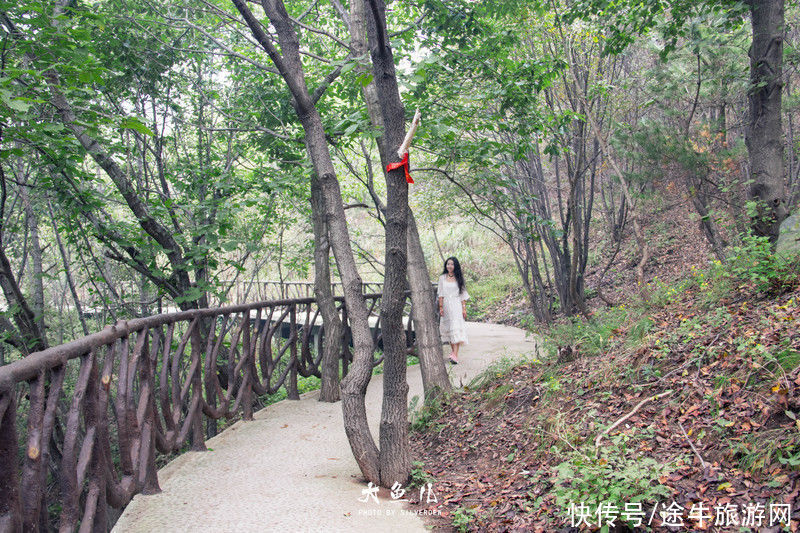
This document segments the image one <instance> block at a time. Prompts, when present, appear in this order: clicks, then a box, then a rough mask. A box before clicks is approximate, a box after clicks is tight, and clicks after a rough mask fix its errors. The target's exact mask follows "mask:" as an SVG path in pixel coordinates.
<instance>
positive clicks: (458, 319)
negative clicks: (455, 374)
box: [437, 257, 469, 365]
mask: <svg viewBox="0 0 800 533" xmlns="http://www.w3.org/2000/svg"><path fill="white" fill-rule="evenodd" d="M437 296H438V297H439V316H440V317H441V318H440V319H439V333H440V334H441V336H442V342H448V343H450V348H451V350H452V351H451V352H450V362H451V363H453V364H454V365H457V364H458V349H459V348H460V347H461V345H462V344H467V328H466V325H467V324H466V322H465V321H466V320H467V300H469V294H467V289H466V288H465V287H464V275H463V274H461V265H459V264H458V259H456V258H455V257H448V258H447V260H446V261H445V262H444V270H443V271H442V275H441V276H439V290H438V294H437Z"/></svg>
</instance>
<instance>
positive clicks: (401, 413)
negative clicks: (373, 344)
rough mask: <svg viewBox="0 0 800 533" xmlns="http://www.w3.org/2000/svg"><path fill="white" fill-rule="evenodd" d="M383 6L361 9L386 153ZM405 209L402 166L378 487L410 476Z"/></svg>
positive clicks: (392, 188) (389, 184)
mask: <svg viewBox="0 0 800 533" xmlns="http://www.w3.org/2000/svg"><path fill="white" fill-rule="evenodd" d="M385 9H386V7H385V5H384V3H383V1H382V0H368V9H366V10H365V11H366V12H367V17H366V19H367V35H368V37H369V46H370V55H371V56H372V71H373V75H374V81H375V89H376V92H377V95H378V100H379V102H380V109H381V116H382V117H383V125H384V144H385V146H386V148H387V152H388V153H392V152H396V151H397V149H398V148H399V146H400V145H401V144H402V142H403V138H404V137H405V110H404V108H403V103H402V102H401V101H400V92H399V90H398V88H397V78H396V76H395V68H394V57H393V54H392V49H391V47H390V45H389V36H388V33H387V31H386V11H385ZM395 155H396V156H397V154H395ZM397 157H398V159H399V156H397ZM407 211H408V183H406V178H405V172H404V170H403V169H402V168H398V169H395V170H393V171H391V172H388V173H387V174H386V260H385V264H386V276H385V279H384V284H383V296H382V298H381V325H382V331H383V355H384V360H383V406H382V409H381V423H380V482H381V485H383V486H384V487H391V486H392V485H393V484H394V483H397V482H399V483H400V484H403V485H404V484H405V483H406V481H407V480H408V477H409V475H410V474H411V453H410V450H409V442H408V382H407V381H406V350H405V345H406V343H405V332H404V329H403V306H404V303H405V290H406V265H407V263H408V260H407V250H408V246H407V237H406V229H407V217H408V213H407ZM426 277H427V275H426Z"/></svg>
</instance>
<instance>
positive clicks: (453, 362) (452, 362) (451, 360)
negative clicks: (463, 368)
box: [450, 356, 458, 365]
mask: <svg viewBox="0 0 800 533" xmlns="http://www.w3.org/2000/svg"><path fill="white" fill-rule="evenodd" d="M450 363H451V364H454V365H457V364H458V359H453V357H452V356H451V357H450Z"/></svg>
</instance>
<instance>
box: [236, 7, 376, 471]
mask: <svg viewBox="0 0 800 533" xmlns="http://www.w3.org/2000/svg"><path fill="white" fill-rule="evenodd" d="M231 1H232V2H233V4H234V5H235V6H236V8H237V9H238V10H239V12H240V13H241V14H242V16H243V17H244V19H245V22H246V23H247V26H248V27H249V28H250V31H251V32H252V34H253V37H254V38H255V39H256V41H257V42H258V43H259V44H260V45H261V46H262V47H263V48H264V50H265V51H266V52H267V54H269V56H270V59H272V62H273V63H274V64H275V66H276V67H277V68H278V71H279V72H280V74H281V76H282V77H283V79H284V81H285V82H286V85H287V86H288V87H289V90H290V91H291V94H292V97H293V101H292V104H293V106H294V108H295V111H296V112H297V116H298V118H299V119H300V124H301V125H302V127H303V131H304V133H305V143H306V149H307V151H308V154H309V156H310V157H311V162H312V165H313V167H314V169H313V171H314V173H315V175H316V176H318V178H319V182H320V186H321V190H322V198H323V205H324V207H325V212H324V219H325V222H326V224H327V225H328V235H329V238H330V244H331V247H332V248H333V255H334V257H335V258H336V264H337V266H338V268H339V276H340V278H341V280H342V289H343V292H344V299H345V305H346V306H347V313H348V317H349V318H350V329H351V331H352V335H353V347H354V353H353V364H352V367H351V368H350V371H349V373H348V374H347V376H346V377H345V379H343V380H342V383H341V394H342V414H343V417H344V428H345V433H346V434H347V438H348V441H349V442H350V447H351V449H352V451H353V456H354V457H355V460H356V462H357V463H358V466H359V468H360V469H361V473H362V474H363V475H364V478H366V479H367V480H368V481H372V482H373V483H379V482H380V467H379V463H378V448H377V446H376V445H375V441H374V440H373V438H372V435H371V433H370V430H369V425H368V423H367V413H366V406H365V404H364V396H365V394H366V392H367V385H368V384H369V380H370V378H371V377H372V352H373V343H372V335H371V334H370V330H369V322H368V315H367V306H366V303H365V301H364V294H363V292H362V288H361V287H362V283H361V277H360V276H359V274H358V270H357V268H356V263H355V259H354V257H353V250H352V246H351V245H350V234H349V233H348V230H347V220H346V218H345V214H344V207H343V205H342V193H341V189H340V188H339V181H338V180H337V179H336V172H335V169H334V167H333V161H332V160H331V154H330V151H329V149H328V144H327V140H326V138H325V130H324V128H323V126H322V118H321V117H320V115H319V112H318V111H317V109H316V108H315V107H314V103H313V101H312V99H311V97H310V95H309V91H308V87H307V85H306V81H305V73H304V70H303V64H302V61H301V60H300V45H299V42H298V41H297V34H296V33H295V29H294V27H293V25H292V23H291V21H290V20H289V15H288V14H287V13H286V7H285V6H284V5H283V2H281V1H280V0H264V1H263V2H262V4H261V5H262V7H263V8H264V11H265V13H266V15H267V17H268V18H269V20H270V22H271V23H272V26H273V27H274V29H275V32H276V34H277V37H278V43H279V45H280V50H281V53H279V52H278V50H277V49H276V48H275V45H274V44H273V43H272V40H271V39H270V37H269V36H268V35H267V33H266V31H265V30H264V28H263V26H262V25H261V23H260V22H259V21H258V20H257V19H256V18H255V17H254V16H253V14H252V13H251V12H250V9H249V8H248V7H247V5H246V4H245V1H244V0H231Z"/></svg>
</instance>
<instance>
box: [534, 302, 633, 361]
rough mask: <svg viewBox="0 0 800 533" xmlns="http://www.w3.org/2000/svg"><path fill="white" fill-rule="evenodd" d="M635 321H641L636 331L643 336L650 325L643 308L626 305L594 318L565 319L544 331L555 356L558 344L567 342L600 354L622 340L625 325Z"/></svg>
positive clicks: (597, 313) (590, 353)
mask: <svg viewBox="0 0 800 533" xmlns="http://www.w3.org/2000/svg"><path fill="white" fill-rule="evenodd" d="M634 320H640V322H638V323H637V328H638V330H637V333H636V334H637V335H640V336H643V335H644V333H646V331H647V329H648V327H649V326H648V323H647V321H646V319H645V318H644V317H642V310H641V309H639V308H636V307H630V306H626V305H625V304H621V305H618V306H616V307H612V308H609V309H603V310H600V311H597V312H596V313H595V314H594V315H593V316H592V319H591V320H586V319H585V318H583V317H572V318H568V319H564V320H562V321H561V322H557V323H555V324H553V325H552V326H550V328H549V329H547V330H546V331H545V332H544V334H545V348H546V349H547V351H548V353H549V354H550V356H551V357H555V355H556V350H557V347H558V346H566V345H569V346H573V347H575V348H577V349H578V350H579V351H580V353H581V355H584V356H596V355H600V354H602V353H603V352H605V351H607V350H608V349H609V347H610V346H611V345H612V343H613V342H615V341H616V340H619V339H620V336H621V332H622V328H623V326H625V325H626V324H627V323H629V322H632V321H634Z"/></svg>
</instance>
